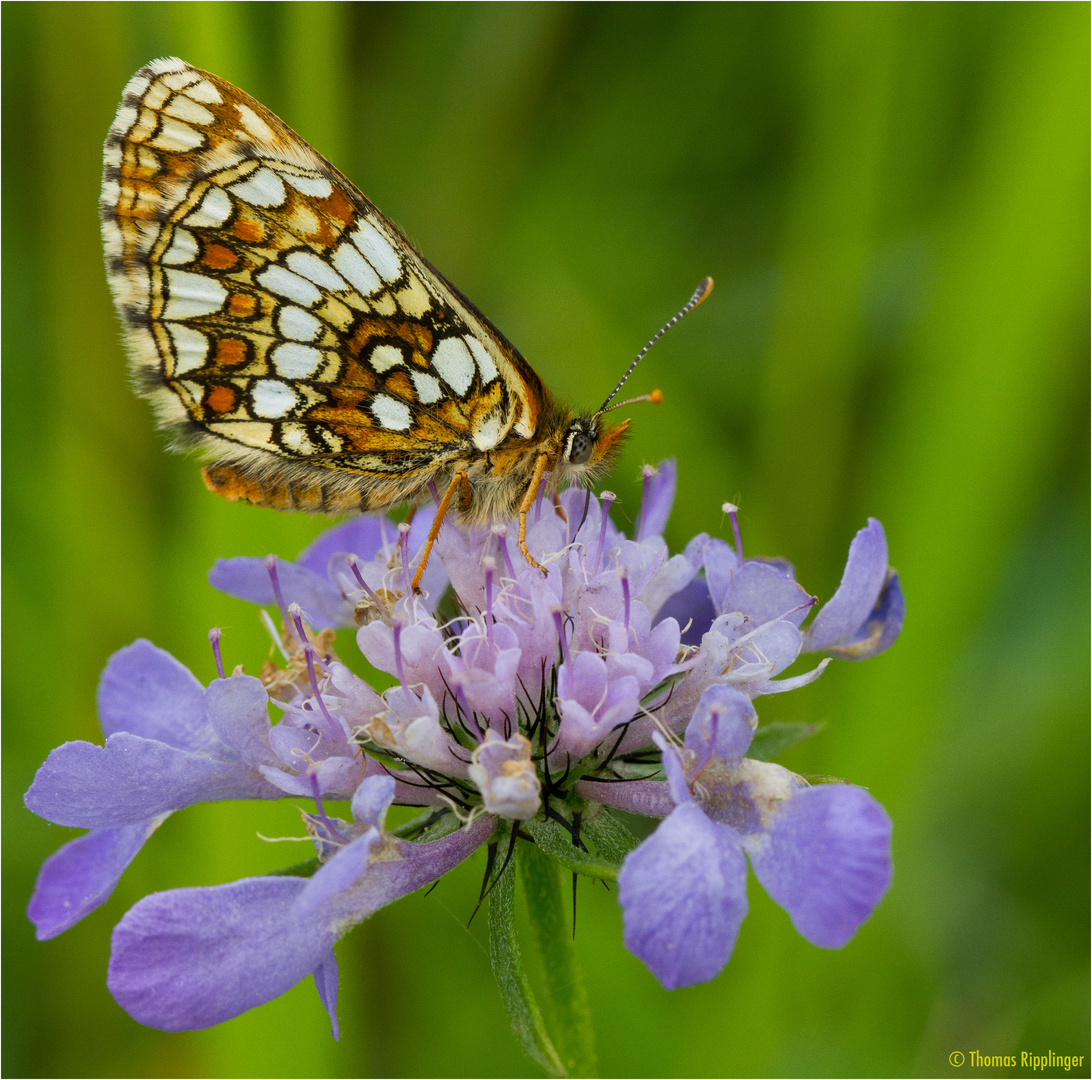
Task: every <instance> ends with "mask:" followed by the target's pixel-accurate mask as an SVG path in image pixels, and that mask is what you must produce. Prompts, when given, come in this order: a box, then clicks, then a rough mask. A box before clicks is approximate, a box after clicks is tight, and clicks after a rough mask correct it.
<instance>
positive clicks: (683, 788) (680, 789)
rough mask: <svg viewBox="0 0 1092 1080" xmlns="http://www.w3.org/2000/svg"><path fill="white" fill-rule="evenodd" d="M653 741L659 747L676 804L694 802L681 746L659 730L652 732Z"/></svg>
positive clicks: (668, 783)
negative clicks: (684, 766)
mask: <svg viewBox="0 0 1092 1080" xmlns="http://www.w3.org/2000/svg"><path fill="white" fill-rule="evenodd" d="M652 741H653V742H654V743H655V744H656V745H657V747H659V750H660V760H661V762H662V763H663V767H664V772H665V773H666V774H667V786H668V789H669V790H670V792H671V798H672V800H673V801H674V803H675V805H676V806H682V805H683V803H692V802H693V801H694V796H693V795H692V794H691V792H690V781H689V778H688V777H687V775H686V770H685V769H684V768H683V763H682V758H681V757H680V755H679V748H678V747H677V746H676V745H675V744H674V743H669V742H668V741H667V739H665V738H664V737H663V736H662V735H661V734H660V733H659V732H658V731H654V732H653V733H652Z"/></svg>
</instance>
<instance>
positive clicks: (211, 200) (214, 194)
mask: <svg viewBox="0 0 1092 1080" xmlns="http://www.w3.org/2000/svg"><path fill="white" fill-rule="evenodd" d="M230 215H231V197H230V196H229V195H228V193H227V192H226V191H224V189H223V188H218V187H211V188H209V189H208V191H206V192H205V197H204V198H203V199H202V200H201V201H200V202H199V203H198V204H197V205H196V206H195V207H194V208H193V209H192V210H191V211H190V212H189V213H188V214H187V215H186V218H185V222H186V224H187V225H189V226H190V228H196V229H218V228H219V227H220V226H221V225H223V223H224V222H225V221H227V219H228V217H229V216H230Z"/></svg>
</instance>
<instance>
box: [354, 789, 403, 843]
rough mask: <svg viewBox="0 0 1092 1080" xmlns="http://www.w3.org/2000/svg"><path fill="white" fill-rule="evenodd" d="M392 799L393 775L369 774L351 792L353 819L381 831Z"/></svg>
mask: <svg viewBox="0 0 1092 1080" xmlns="http://www.w3.org/2000/svg"><path fill="white" fill-rule="evenodd" d="M393 799H394V777H393V776H369V777H368V778H367V779H365V780H364V781H363V782H362V783H361V784H360V786H359V787H358V788H357V789H356V791H355V792H354V793H353V804H352V810H353V821H355V822H357V823H358V824H365V825H371V826H373V827H374V828H376V829H378V830H379V831H380V832H382V831H383V823H384V822H385V821H386V820H387V811H388V810H389V809H390V805H391V801H392V800H393Z"/></svg>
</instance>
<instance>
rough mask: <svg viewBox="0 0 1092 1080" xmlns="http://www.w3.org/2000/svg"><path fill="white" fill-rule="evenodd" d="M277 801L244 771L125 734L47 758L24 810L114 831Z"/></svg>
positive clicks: (69, 746) (74, 745)
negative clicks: (227, 805) (211, 809)
mask: <svg viewBox="0 0 1092 1080" xmlns="http://www.w3.org/2000/svg"><path fill="white" fill-rule="evenodd" d="M279 797H280V792H279V791H277V789H276V788H274V787H273V786H272V785H270V784H269V783H267V782H266V780H264V779H263V778H262V777H261V775H260V774H259V773H258V772H257V771H256V770H253V769H251V768H250V767H249V766H246V765H242V764H235V763H230V762H224V761H218V760H216V759H215V758H210V757H206V756H205V755H203V754H192V753H190V752H189V751H186V750H179V749H177V748H176V747H173V746H167V745H166V744H165V743H161V742H157V741H155V740H154V739H142V738H139V737H138V736H136V735H130V734H128V732H124V731H123V732H119V733H118V734H116V735H111V736H110V737H109V738H108V739H107V740H106V746H105V747H102V746H95V745H94V744H93V743H88V742H67V743H63V744H62V745H61V746H58V747H57V748H56V749H55V750H53V751H51V752H50V755H49V757H48V758H46V760H45V763H44V764H43V765H42V766H41V768H40V769H39V770H38V772H37V774H36V775H35V777H34V783H33V784H31V786H30V790H29V791H28V792H27V793H26V795H25V797H24V803H25V804H26V807H27V809H28V810H30V811H31V812H32V813H35V814H37V815H38V816H39V817H44V818H45V819H46V820H47V821H52V822H54V823H55V824H57V825H70V826H73V827H74V828H77V829H113V828H117V827H118V826H121V825H135V824H137V823H138V822H142V821H147V820H149V819H150V818H153V817H156V816H157V815H158V814H162V813H165V812H166V811H168V810H180V809H181V808H182V807H184V806H192V805H193V804H194V803H199V802H218V801H220V800H223V799H275V798H279Z"/></svg>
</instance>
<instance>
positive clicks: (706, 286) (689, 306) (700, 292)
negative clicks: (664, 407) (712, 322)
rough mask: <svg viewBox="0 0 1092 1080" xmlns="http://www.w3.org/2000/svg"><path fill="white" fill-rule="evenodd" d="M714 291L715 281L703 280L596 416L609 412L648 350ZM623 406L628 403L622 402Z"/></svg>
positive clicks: (659, 331)
mask: <svg viewBox="0 0 1092 1080" xmlns="http://www.w3.org/2000/svg"><path fill="white" fill-rule="evenodd" d="M712 291H713V279H712V278H711V277H706V278H702V279H701V284H700V285H699V286H698V287H697V288H696V289H695V290H694V295H693V296H692V297H690V299H689V300H687V302H686V306H685V307H684V308H683V309H682V311H680V312H679V313H678V314H677V315H673V316H672V317H671V318H670V319H668V320H667V322H666V323H664V325H663V326H661V327H660V329H659V330H658V331H657V332H656V333H655V334H653V335H652V340H651V341H649V343H648V344H647V345H646V346H645V347H644V348H643V349H642V350H641V351H640V352H639V353H638V354H637V357H636V359H635V360H634V361H633V363H632V364H630V365H629V367H628V368H626V373H625V375H623V376H622V377H621V378H620V379H619V380H618V385H617V386H616V387H615V388H614V389H613V390H612V391H611V392H610V393H609V394H608V395H607V400H606V401H604V402H603V404H602V405H600V406H599V411H598V412H597V413H596V414H595V415H596V416H602V415H603V413H605V412H606V411H607V406H608V405H609V404H610V403H611V401H612V399H613V398H614V395H615V394H617V393H618V391H619V390H621V389H622V387H623V386H624V385H625V381H626V379H628V378H629V377H630V375H632V374H633V369H634V368H635V367H636V366H637V365H638V364H639V363H640V362H641V361H642V360H643V359H644V357H645V354H646V353H647V352H648V350H649V349H651V348H652V346H653V345H655V344H656V342H657V341H659V340H660V338H662V337H663V336H664V334H666V333H667V332H668V330H670V329H671V328H672V327H673V326H674V325H675V323H677V322H678V321H679V320H680V319H681V318H682V317H683V316H684V315H686V314H687V313H688V312H691V311H693V310H694V308H696V307H697V306H698V304H700V303H701V302H702V301H703V300H704V299H705V298H706V297H707V296H708V295H709V294H710V293H711V292H712ZM634 400H637V401H643V400H645V399H644V398H635V399H634ZM622 404H627V403H626V402H622ZM616 407H617V406H616Z"/></svg>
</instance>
